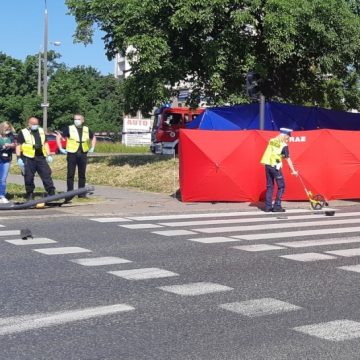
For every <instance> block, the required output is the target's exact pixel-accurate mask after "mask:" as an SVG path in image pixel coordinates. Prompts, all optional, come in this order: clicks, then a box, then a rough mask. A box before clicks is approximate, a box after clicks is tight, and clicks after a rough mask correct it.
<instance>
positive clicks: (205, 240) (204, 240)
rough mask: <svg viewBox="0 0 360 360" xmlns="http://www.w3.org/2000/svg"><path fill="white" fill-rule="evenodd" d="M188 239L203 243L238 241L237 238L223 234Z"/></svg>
mask: <svg viewBox="0 0 360 360" xmlns="http://www.w3.org/2000/svg"><path fill="white" fill-rule="evenodd" d="M187 240H189V241H195V242H199V243H203V244H218V243H224V242H234V241H240V240H238V239H232V238H229V237H224V236H214V237H207V238H192V239H187Z"/></svg>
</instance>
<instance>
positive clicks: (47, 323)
mask: <svg viewBox="0 0 360 360" xmlns="http://www.w3.org/2000/svg"><path fill="white" fill-rule="evenodd" d="M132 310H135V308H134V307H132V306H130V305H127V304H115V305H107V306H98V307H90V308H85V309H79V310H71V311H60V312H53V313H40V314H34V315H25V316H14V317H8V318H0V335H9V334H14V333H20V332H23V331H29V330H34V329H41V328H47V327H51V326H56V325H62V324H67V323H72V322H75V321H80V320H86V319H91V318H96V317H100V316H106V315H112V314H117V313H120V312H126V311H132Z"/></svg>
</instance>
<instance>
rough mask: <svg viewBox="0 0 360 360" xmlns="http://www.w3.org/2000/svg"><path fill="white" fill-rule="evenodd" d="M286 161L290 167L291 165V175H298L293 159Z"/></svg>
mask: <svg viewBox="0 0 360 360" xmlns="http://www.w3.org/2000/svg"><path fill="white" fill-rule="evenodd" d="M286 161H287V163H288V165H289V168H290V170H291V175H298V172H297V171H296V170H295V168H294V164H293V162H292V161H291V159H290V158H287V159H286Z"/></svg>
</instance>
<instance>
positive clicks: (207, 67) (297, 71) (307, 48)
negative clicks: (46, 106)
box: [66, 0, 360, 112]
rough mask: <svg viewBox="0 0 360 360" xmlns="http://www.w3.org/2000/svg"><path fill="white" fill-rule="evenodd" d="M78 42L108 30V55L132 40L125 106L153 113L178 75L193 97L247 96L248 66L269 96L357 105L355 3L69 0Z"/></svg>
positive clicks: (359, 48) (359, 44)
mask: <svg viewBox="0 0 360 360" xmlns="http://www.w3.org/2000/svg"><path fill="white" fill-rule="evenodd" d="M66 4H67V6H68V8H69V10H70V14H72V15H74V16H75V19H76V21H77V29H76V33H75V38H76V39H77V41H81V42H84V43H88V42H91V37H92V34H93V30H94V27H95V26H97V27H99V28H100V29H101V30H102V31H104V32H105V34H106V35H105V36H104V42H105V47H106V51H107V56H108V57H109V59H110V58H112V57H114V55H115V53H116V52H117V51H119V52H121V53H123V54H125V52H126V49H128V48H129V46H133V47H134V48H135V49H136V50H135V51H133V52H132V53H130V54H129V57H130V60H131V66H132V74H131V76H130V77H129V78H128V79H127V80H126V81H125V83H124V96H125V97H126V110H127V111H134V110H136V109H138V108H140V109H142V110H143V111H145V112H146V111H149V110H150V109H151V107H152V106H153V105H155V104H156V103H159V102H162V101H164V100H166V99H167V98H168V97H169V96H170V95H171V94H172V92H173V91H174V90H173V89H174V86H175V85H176V84H178V83H179V82H180V81H189V82H190V83H191V84H192V87H193V92H192V99H191V100H193V101H194V100H197V99H198V98H199V97H200V96H206V98H207V99H209V101H210V102H212V103H213V104H224V103H239V102H244V101H247V99H246V95H245V91H244V83H245V74H246V73H247V72H248V71H257V72H258V73H259V74H260V75H261V77H262V79H263V83H262V88H263V92H264V94H265V95H266V97H267V98H269V99H275V100H281V101H284V102H292V103H297V104H316V105H320V106H325V107H331V108H338V109H348V108H354V107H355V108H359V107H360V96H359V86H358V84H359V82H358V81H359V59H360V40H359V39H360V17H359V1H358V0H232V1H230V0H168V1H166V2H165V1H162V0H122V1H119V0H66Z"/></svg>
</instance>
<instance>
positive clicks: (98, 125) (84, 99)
mask: <svg viewBox="0 0 360 360" xmlns="http://www.w3.org/2000/svg"><path fill="white" fill-rule="evenodd" d="M49 99H52V100H51V104H50V108H49V118H51V119H53V121H52V123H51V127H52V128H54V129H61V128H62V127H63V126H65V125H68V124H69V123H71V122H72V121H73V120H72V117H73V114H74V113H81V114H83V115H84V116H85V118H86V122H87V124H88V125H89V126H90V127H91V128H92V129H93V130H94V131H119V129H120V126H121V120H122V114H123V103H122V96H121V92H120V85H119V83H118V82H117V81H116V79H115V78H114V77H113V76H102V75H101V74H100V73H99V72H98V71H97V70H96V69H94V68H92V67H84V66H78V67H75V68H72V69H68V68H66V67H63V68H61V69H59V70H58V71H57V72H56V73H55V74H54V75H53V77H52V78H51V82H50V83H49Z"/></svg>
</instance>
